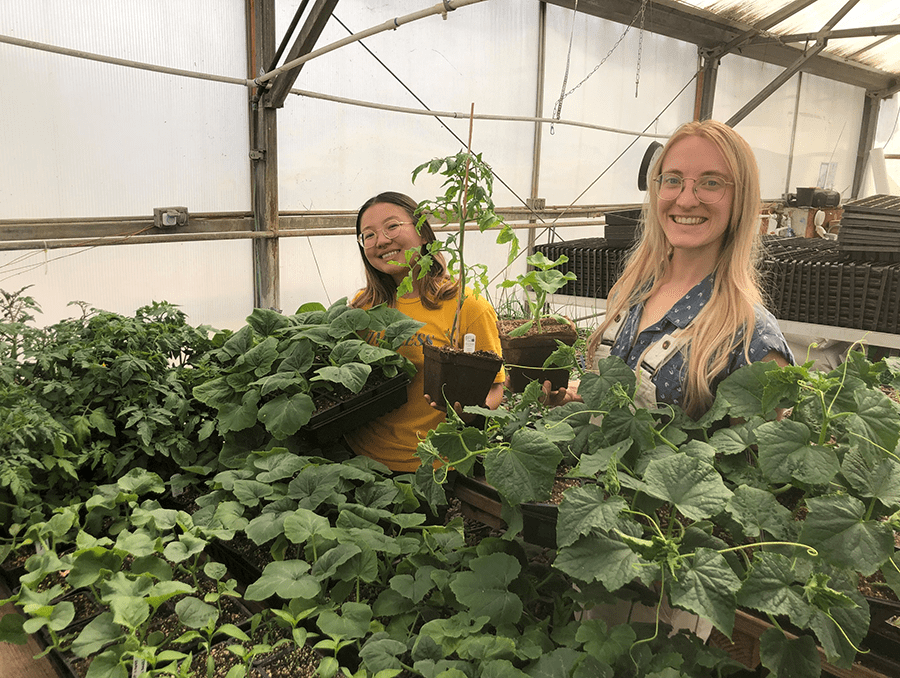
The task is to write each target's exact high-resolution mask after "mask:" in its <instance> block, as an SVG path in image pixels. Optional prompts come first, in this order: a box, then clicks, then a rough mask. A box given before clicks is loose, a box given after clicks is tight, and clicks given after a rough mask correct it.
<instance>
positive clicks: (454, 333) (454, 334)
mask: <svg viewBox="0 0 900 678" xmlns="http://www.w3.org/2000/svg"><path fill="white" fill-rule="evenodd" d="M474 125H475V102H474V101H473V102H472V107H471V109H470V110H469V141H468V145H467V146H466V174H465V178H464V179H463V192H462V204H461V205H460V208H461V209H459V210H458V212H459V297H458V298H457V300H456V313H455V314H454V315H453V327H452V328H451V329H450V344H451V345H452V346H456V347H457V348H462V341H460V338H459V336H458V334H459V316H460V314H461V313H462V305H463V301H465V298H466V261H465V258H464V256H463V252H464V251H465V243H466V221H467V220H468V216H469V197H468V193H469V161H470V159H471V157H472V128H473V127H474Z"/></svg>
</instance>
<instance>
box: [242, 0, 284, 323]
mask: <svg viewBox="0 0 900 678" xmlns="http://www.w3.org/2000/svg"><path fill="white" fill-rule="evenodd" d="M248 3H249V9H250V14H251V17H250V18H251V21H249V22H248V24H249V26H250V30H251V35H250V36H249V39H248V44H250V45H251V50H250V54H249V58H250V64H249V66H250V68H249V70H250V77H251V78H252V77H254V76H255V75H256V74H257V73H258V72H259V70H260V69H261V68H262V69H265V67H266V66H267V65H268V64H269V63H270V62H271V61H272V59H273V58H274V56H275V50H276V44H275V0H248ZM260 95H261V93H260V92H259V91H254V92H252V93H251V97H250V131H249V132H250V163H251V164H250V182H251V186H250V190H251V206H252V209H253V230H254V231H257V232H266V233H268V234H270V235H272V236H274V237H270V238H259V239H254V241H253V305H254V307H256V308H273V309H280V305H281V292H280V280H279V269H278V237H277V236H278V125H277V113H278V112H277V110H276V109H274V108H268V107H266V106H264V105H262V101H261V100H260Z"/></svg>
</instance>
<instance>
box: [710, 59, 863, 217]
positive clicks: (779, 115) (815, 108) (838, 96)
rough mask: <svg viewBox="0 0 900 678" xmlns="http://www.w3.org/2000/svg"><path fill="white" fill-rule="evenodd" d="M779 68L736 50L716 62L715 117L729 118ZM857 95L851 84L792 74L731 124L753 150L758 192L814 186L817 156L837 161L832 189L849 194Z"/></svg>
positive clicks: (767, 194)
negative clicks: (733, 54)
mask: <svg viewBox="0 0 900 678" xmlns="http://www.w3.org/2000/svg"><path fill="white" fill-rule="evenodd" d="M782 70H783V69H782V68H779V67H777V66H772V65H769V64H764V63H762V62H759V61H753V60H751V59H744V58H742V57H737V56H728V57H726V58H725V59H723V60H722V65H721V66H720V67H719V78H718V89H717V92H716V101H715V108H714V115H715V117H717V118H718V119H720V120H727V119H728V118H730V117H731V116H732V115H733V114H734V113H736V112H737V111H738V110H740V109H741V108H742V107H743V106H744V105H745V104H746V103H747V102H748V101H750V100H751V99H752V98H753V97H754V96H756V94H757V93H759V91H760V90H762V89H763V88H764V87H765V86H766V85H768V84H769V83H770V82H771V81H772V80H774V79H775V77H776V76H777V75H778V74H779V73H781V72H782ZM798 82H799V83H800V95H799V99H798V91H797V88H798ZM863 95H864V93H863V90H861V89H860V88H857V87H852V86H850V85H844V84H842V83H837V82H833V81H830V80H824V79H822V78H818V77H815V76H810V75H807V74H804V75H803V76H802V79H801V78H800V76H799V75H795V76H794V77H793V78H791V79H790V80H788V82H787V83H785V84H784V85H782V86H781V87H780V88H779V89H778V90H776V91H775V92H774V93H773V94H772V95H771V96H769V98H767V99H766V100H765V101H764V102H763V103H762V104H760V105H759V106H758V107H757V108H756V109H755V110H754V111H752V112H751V113H750V114H749V115H748V116H747V117H746V118H744V119H743V120H741V121H740V122H739V123H738V124H737V125H736V126H735V129H736V130H737V131H738V132H740V133H741V134H742V135H743V136H744V138H745V139H747V141H748V142H749V143H750V145H751V146H752V147H753V150H754V152H755V153H756V159H757V162H758V163H759V167H760V181H761V184H762V194H763V198H766V199H776V198H780V197H781V196H782V195H783V194H784V193H786V192H793V191H794V190H795V189H796V188H797V187H798V186H815V185H816V183H817V180H818V176H819V169H820V164H821V163H823V162H837V163H838V165H837V175H836V180H835V189H836V190H838V191H841V193H842V195H843V196H844V198H848V197H849V187H850V185H851V183H852V181H853V171H854V167H855V162H856V148H857V144H858V142H859V125H860V118H861V115H862V106H863ZM798 101H799V104H798ZM795 115H796V116H797V125H796V137H795V139H794V143H793V162H792V163H791V162H790V152H791V146H792V144H791V136H792V128H793V126H794V116H795ZM789 172H790V176H788V173H789Z"/></svg>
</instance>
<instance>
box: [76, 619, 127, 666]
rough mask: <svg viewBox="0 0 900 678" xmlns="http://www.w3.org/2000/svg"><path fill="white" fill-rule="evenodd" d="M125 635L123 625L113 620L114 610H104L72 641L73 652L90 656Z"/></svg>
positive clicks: (79, 655)
mask: <svg viewBox="0 0 900 678" xmlns="http://www.w3.org/2000/svg"><path fill="white" fill-rule="evenodd" d="M123 635H124V634H123V632H122V627H120V626H119V625H118V624H116V623H115V622H114V621H113V614H112V612H102V613H100V615H99V616H97V617H94V618H93V619H92V620H91V621H90V622H88V624H87V625H86V626H85V627H84V628H83V629H82V630H81V633H79V634H78V637H77V638H75V640H74V641H72V652H74V653H75V656H76V657H90V656H91V655H93V654H97V653H98V652H99V651H100V650H102V649H103V648H104V647H105V646H106V645H108V644H109V643H110V642H115V641H116V640H118V639H119V638H120V637H121V636H123Z"/></svg>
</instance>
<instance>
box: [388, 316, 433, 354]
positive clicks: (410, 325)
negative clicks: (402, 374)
mask: <svg viewBox="0 0 900 678" xmlns="http://www.w3.org/2000/svg"><path fill="white" fill-rule="evenodd" d="M424 326H425V323H422V322H420V321H418V320H413V319H412V318H408V317H404V318H402V319H398V320H396V321H394V322H392V323H391V324H390V325H389V326H388V327H387V328H385V331H384V340H385V342H386V343H387V345H388V346H389V347H390V348H392V349H394V350H396V349H398V348H400V347H401V346H403V345H404V344H405V343H407V342H408V341H409V340H410V339H412V337H414V336H415V335H416V332H418V331H419V329H420V328H422V327H424Z"/></svg>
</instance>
